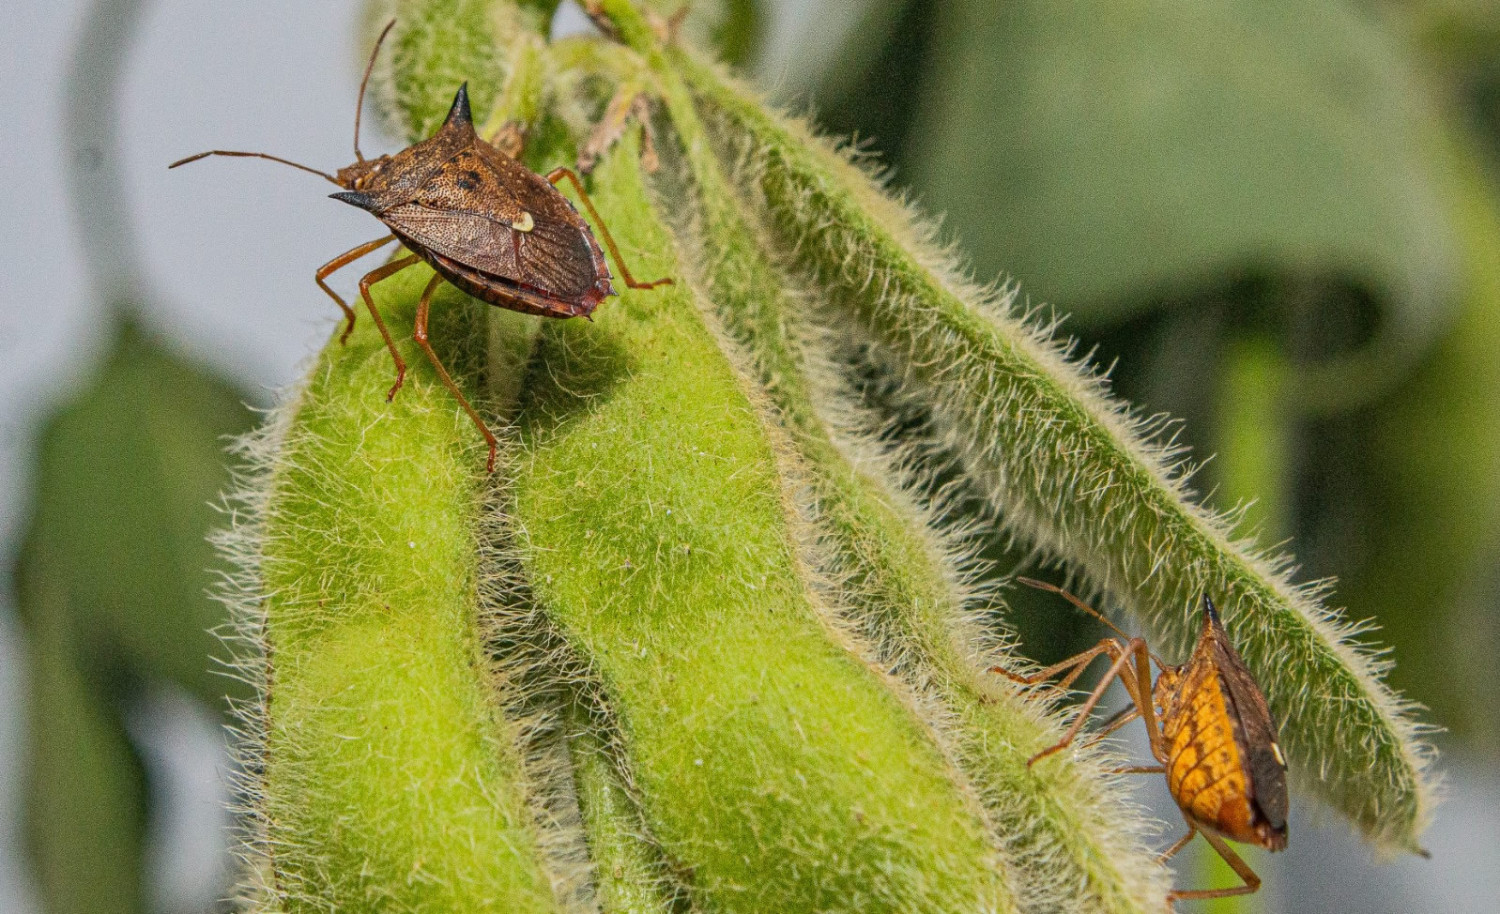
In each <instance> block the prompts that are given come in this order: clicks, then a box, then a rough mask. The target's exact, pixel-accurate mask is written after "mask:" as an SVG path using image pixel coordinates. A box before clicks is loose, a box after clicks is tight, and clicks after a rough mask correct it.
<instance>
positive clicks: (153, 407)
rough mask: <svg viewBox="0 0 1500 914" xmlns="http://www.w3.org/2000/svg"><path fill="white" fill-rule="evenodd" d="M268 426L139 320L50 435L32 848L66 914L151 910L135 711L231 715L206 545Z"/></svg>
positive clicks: (32, 707)
mask: <svg viewBox="0 0 1500 914" xmlns="http://www.w3.org/2000/svg"><path fill="white" fill-rule="evenodd" d="M250 420H251V416H250V413H249V411H248V410H247V409H246V408H245V407H244V405H243V403H242V396H241V394H239V393H238V392H237V391H236V390H234V389H233V388H232V387H231V386H230V385H228V384H227V383H225V382H224V381H222V380H220V379H218V378H215V377H213V376H211V375H209V374H208V373H206V372H205V371H204V370H203V369H202V368H200V367H198V366H195V365H192V364H189V363H188V362H186V361H184V360H183V359H181V358H180V357H178V356H176V355H173V354H172V353H170V352H168V351H166V350H165V349H164V348H162V347H161V346H160V345H158V344H157V343H155V342H154V341H153V340H151V339H149V338H147V337H146V336H145V335H144V334H143V333H142V332H141V331H140V330H138V329H137V328H136V327H135V326H134V325H133V324H131V323H128V322H126V323H124V324H123V326H122V327H121V328H120V331H119V333H118V336H117V337H116V339H115V341H114V344H113V348H112V350H111V352H110V353H109V354H108V356H107V357H106V359H105V361H104V364H103V366H102V367H101V369H100V370H99V372H98V374H97V376H96V377H95V378H93V379H92V381H90V382H89V384H88V385H87V386H86V387H85V388H84V389H83V390H82V391H81V392H80V393H79V394H78V395H77V396H76V397H74V398H73V399H71V400H70V401H69V402H67V403H66V404H64V405H63V406H62V407H61V408H60V409H59V410H58V411H57V412H56V413H55V414H54V415H53V416H52V417H51V418H50V419H49V420H47V422H46V423H45V425H44V427H43V430H42V432H41V436H40V447H39V453H38V460H37V471H36V480H35V485H34V489H33V493H34V494H33V498H34V503H35V510H34V514H33V516H32V519H31V522H30V525H29V527H28V529H27V532H26V536H25V543H24V546H23V549H22V554H21V559H20V563H19V565H18V567H17V569H16V577H17V587H16V591H17V597H18V600H19V605H20V611H21V617H22V621H23V623H24V627H25V633H26V639H27V654H28V657H29V663H28V670H29V675H30V683H29V688H28V702H29V724H30V726H29V733H30V736H29V752H28V771H27V776H26V782H27V793H26V807H27V844H28V847H29V848H30V851H31V855H32V864H33V872H34V873H35V874H36V876H37V881H38V887H39V889H40V890H41V894H42V897H43V899H44V901H45V903H46V906H47V909H48V910H49V911H52V912H67V914H72V912H79V914H83V912H98V911H105V910H108V911H131V910H140V909H141V905H142V904H144V902H143V900H142V897H141V896H142V892H141V879H142V873H141V859H140V854H141V845H142V830H143V829H144V827H145V820H146V795H145V784H144V781H143V775H142V772H141V763H140V760H139V758H138V756H137V753H136V751H135V750H134V748H133V747H132V746H131V744H130V742H129V739H128V737H127V735H126V730H125V724H124V720H125V715H126V714H127V712H128V711H129V710H130V708H131V705H132V703H133V702H134V701H136V700H137V699H138V698H139V692H140V687H141V685H142V684H143V683H145V682H149V681H152V680H157V681H170V682H173V683H176V684H177V685H179V686H181V687H182V688H184V689H186V690H188V691H190V692H193V693H194V694H196V695H198V696H199V697H201V698H203V699H204V700H206V701H209V702H211V703H212V704H214V706H215V707H216V708H218V709H219V710H223V697H224V695H225V694H226V693H229V692H234V693H236V694H240V693H242V691H243V690H242V688H241V687H240V686H239V685H238V684H237V683H234V682H233V681H232V680H230V679H227V678H225V677H223V676H217V675H215V674H214V672H213V670H212V667H213V662H212V660H211V655H219V654H222V651H221V650H220V649H219V645H218V643H217V641H216V638H215V635H214V634H213V633H212V631H211V630H212V629H214V628H215V627H217V626H218V625H219V624H221V623H222V622H223V621H224V618H225V612H224V610H223V607H221V606H219V605H218V604H217V603H215V602H213V601H212V600H210V598H209V597H208V593H207V591H208V588H209V586H210V585H211V584H212V583H213V580H214V573H213V571H212V569H214V568H216V567H222V562H221V561H220V560H219V559H218V558H217V557H216V556H215V554H214V552H213V549H212V547H211V546H210V545H209V544H208V542H207V540H206V535H207V534H208V532H209V531H210V529H212V528H213V527H214V526H216V525H218V524H219V523H220V522H221V518H219V516H218V515H217V514H216V513H215V511H214V510H213V507H212V502H213V501H214V500H215V499H216V498H217V496H218V494H219V492H220V491H221V490H222V489H224V488H225V487H226V486H227V484H228V481H229V477H228V473H227V471H226V469H225V466H226V459H225V454H224V448H225V445H226V440H225V439H226V437H227V436H229V435H234V434H239V433H241V432H243V431H245V430H246V429H247V428H248V427H249V425H250Z"/></svg>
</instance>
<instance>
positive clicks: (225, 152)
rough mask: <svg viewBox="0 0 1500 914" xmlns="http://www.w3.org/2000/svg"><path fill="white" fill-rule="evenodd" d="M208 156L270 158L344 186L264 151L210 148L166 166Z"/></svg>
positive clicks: (335, 180) (322, 173)
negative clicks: (235, 150)
mask: <svg viewBox="0 0 1500 914" xmlns="http://www.w3.org/2000/svg"><path fill="white" fill-rule="evenodd" d="M209 156H236V157H240V158H246V159H270V160H271V161H272V162H280V163H281V164H283V165H290V166H292V167H293V168H300V169H302V170H303V171H310V172H312V173H313V174H315V175H317V176H318V177H320V178H323V179H324V180H326V181H332V182H333V183H334V184H338V185H339V187H343V186H344V185H342V184H339V179H338V178H335V177H334V176H333V175H331V174H329V173H328V172H326V171H318V170H317V169H316V168H309V167H307V166H306V165H299V164H297V163H296V162H293V161H292V160H290V159H283V158H280V157H278V156H273V155H269V154H267V153H264V152H233V151H231V150H228V149H210V150H209V151H208V152H200V153H198V154H197V155H195V156H188V157H187V158H185V159H178V160H177V161H176V162H173V163H172V164H171V165H168V166H167V167H168V168H176V167H177V166H179V165H186V164H187V163H189V162H196V161H198V160H199V159H206V158H208V157H209Z"/></svg>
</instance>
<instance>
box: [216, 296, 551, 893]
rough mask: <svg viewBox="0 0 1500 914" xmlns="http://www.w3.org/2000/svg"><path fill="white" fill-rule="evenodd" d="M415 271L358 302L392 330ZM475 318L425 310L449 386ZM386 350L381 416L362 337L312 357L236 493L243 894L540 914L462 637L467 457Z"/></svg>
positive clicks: (471, 499) (460, 419) (475, 645)
mask: <svg viewBox="0 0 1500 914" xmlns="http://www.w3.org/2000/svg"><path fill="white" fill-rule="evenodd" d="M430 276H431V273H430V271H428V270H427V269H426V268H425V267H421V268H418V267H414V268H411V269H409V270H407V271H404V272H402V273H399V274H397V276H395V277H393V278H392V279H390V280H387V281H386V282H384V283H381V284H379V285H377V286H376V287H375V290H376V292H377V303H378V304H379V306H380V307H381V309H382V313H383V314H384V315H385V317H386V320H387V321H389V322H390V323H392V324H393V325H395V326H409V325H410V323H411V320H412V313H413V308H414V307H415V304H416V297H417V294H418V293H419V292H420V291H421V289H422V288H423V286H424V285H425V283H426V280H427V278H428V277H430ZM485 317H486V312H485V311H483V310H480V309H478V308H476V307H474V306H473V303H472V302H471V301H470V300H469V299H467V298H466V297H464V296H461V295H458V294H456V293H450V294H444V293H442V292H440V293H439V294H438V296H437V298H436V300H435V303H434V319H433V337H434V339H436V340H438V341H440V343H439V345H440V347H441V348H443V349H444V350H445V351H447V352H448V353H450V355H449V364H450V365H452V366H453V367H454V368H455V370H456V371H457V372H458V374H459V375H460V376H461V377H475V376H477V374H478V366H479V365H481V364H482V363H483V359H484V353H483V351H482V350H479V349H477V348H476V347H475V346H474V345H473V342H472V341H475V340H481V341H482V340H483V338H484V336H483V332H482V322H483V320H484V318H485ZM466 340H467V341H471V342H469V343H467V344H466V343H464V341H466ZM404 350H405V351H406V356H407V358H408V360H409V363H410V365H411V371H410V372H409V374H408V378H407V381H406V385H405V387H404V388H403V389H402V390H401V392H400V394H399V395H398V396H397V397H396V398H395V400H394V401H392V402H390V403H387V402H385V399H384V397H383V396H382V391H384V389H385V388H386V387H388V386H389V385H390V382H391V379H392V377H393V368H392V364H391V359H390V356H389V354H388V353H387V352H386V350H385V346H384V343H383V342H382V341H381V338H380V336H379V334H378V333H377V332H376V330H375V328H374V327H373V325H372V323H371V322H370V321H368V320H366V321H364V322H362V323H361V325H360V326H359V327H358V328H357V329H356V330H355V333H354V335H353V336H352V337H351V338H350V340H349V343H348V345H345V346H340V345H338V344H337V343H332V344H330V346H329V347H328V348H327V349H326V350H325V351H324V353H323V355H322V357H321V358H320V360H319V363H318V365H317V366H316V367H315V368H314V370H313V372H312V374H311V376H310V378H309V380H308V382H307V384H306V386H305V387H304V389H303V390H301V391H300V392H299V394H298V395H297V397H296V398H295V399H294V400H292V401H291V402H289V403H288V404H287V405H285V406H283V407H281V408H280V411H279V414H278V416H279V419H278V421H277V422H276V423H275V424H274V425H273V426H272V427H271V431H270V433H269V434H268V436H267V437H266V438H265V439H263V442H262V446H261V451H262V453H261V454H260V455H259V459H260V462H261V466H262V467H263V479H262V480H261V484H260V485H258V486H254V487H251V488H250V489H249V490H248V491H249V492H250V493H252V494H251V495H250V496H249V498H250V501H249V503H248V504H247V505H245V506H244V507H245V508H246V509H248V514H249V517H248V520H247V524H248V526H247V528H246V530H245V533H246V536H245V537H244V538H243V539H242V540H241V544H242V546H243V548H244V550H247V551H246V552H243V553H242V555H241V558H242V560H244V561H245V562H246V563H248V565H249V567H250V568H252V569H253V573H254V574H255V575H256V577H258V579H259V580H258V582H257V591H258V592H259V593H261V594H264V596H263V597H262V598H261V602H260V603H259V604H258V605H249V606H245V607H242V609H244V610H245V611H247V612H249V613H251V614H252V615H251V616H250V618H248V619H244V620H242V624H243V625H244V626H245V633H246V634H247V635H248V636H249V637H250V638H251V639H253V640H254V641H256V642H258V644H259V646H260V648H261V653H260V654H259V655H258V656H259V658H260V659H261V660H262V661H263V663H264V666H263V668H262V670H261V671H260V674H261V677H262V688H263V695H262V701H261V705H260V707H259V708H258V714H256V715H255V716H254V717H253V718H252V721H251V725H252V726H253V727H255V728H256V729H258V730H259V734H258V735H259V737H260V741H261V742H260V745H258V746H255V747H253V748H252V749H250V750H249V751H250V752H252V753H253V757H252V758H251V761H252V762H253V765H252V766H251V768H250V770H251V771H252V772H258V773H259V776H258V778H257V779H256V780H255V782H253V783H252V784H251V785H250V792H249V795H248V796H247V797H246V802H247V803H248V804H249V807H250V811H251V815H252V822H253V823H254V825H255V828H256V832H255V833H254V834H253V835H252V836H251V837H252V849H253V850H254V851H257V852H258V853H259V854H261V855H262V856H263V858H264V861H265V865H264V866H263V867H262V868H261V871H262V872H264V873H266V874H268V878H269V880H270V884H269V885H265V886H261V887H260V893H261V894H263V895H266V896H269V898H270V899H274V900H275V901H276V902H278V903H279V904H280V905H281V906H282V907H284V908H285V909H286V910H288V911H298V910H323V909H327V908H330V907H331V908H335V909H347V908H350V907H356V906H358V905H359V904H361V903H363V902H362V900H364V899H368V898H372V897H378V898H381V899H383V901H382V906H383V908H384V909H387V910H412V911H415V910H431V909H434V908H436V909H441V910H468V911H483V910H492V911H514V910H528V911H529V910H535V911H547V910H553V909H555V907H556V905H555V902H554V899H553V895H552V888H551V884H550V879H549V876H548V875H547V873H546V872H545V870H544V868H543V866H542V864H541V862H540V860H539V858H538V856H537V853H536V847H537V839H536V836H535V835H534V834H533V833H532V823H531V821H530V817H529V813H528V810H527V807H526V800H525V797H524V795H523V793H522V782H523V775H522V771H521V765H520V758H519V750H518V749H517V746H516V734H515V733H514V732H513V728H512V727H511V726H510V725H509V724H508V723H507V722H506V721H504V720H503V719H502V717H501V715H500V714H499V713H498V711H497V709H496V707H495V706H494V702H493V700H492V694H491V691H490V684H489V680H488V676H487V674H486V673H485V668H486V663H485V660H484V655H483V652H482V645H481V643H480V640H479V638H478V635H477V628H476V625H475V613H476V609H477V599H476V592H475V588H476V581H477V574H478V571H477V559H476V555H477V550H476V548H475V522H476V510H477V507H478V489H477V485H478V482H479V481H480V471H481V468H482V466H483V462H482V453H481V451H480V450H479V449H477V448H476V438H475V435H474V429H473V426H472V425H470V424H469V421H468V418H467V416H465V415H464V414H463V413H462V412H461V411H460V410H458V409H457V407H456V404H455V403H454V402H453V400H452V398H451V397H450V396H449V394H448V392H447V391H446V390H444V389H443V387H442V386H441V385H440V384H439V383H438V381H437V379H436V377H435V375H434V373H433V372H432V371H431V369H430V367H428V366H426V365H425V364H424V360H423V359H422V358H421V355H420V353H419V352H418V351H417V350H416V348H415V346H412V345H410V344H406V345H405V346H404ZM471 391H472V389H471ZM475 393H476V392H471V396H473V395H474V394H475ZM249 550H253V551H249ZM251 662H254V655H252V661H251Z"/></svg>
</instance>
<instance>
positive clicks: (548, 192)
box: [380, 139, 612, 300]
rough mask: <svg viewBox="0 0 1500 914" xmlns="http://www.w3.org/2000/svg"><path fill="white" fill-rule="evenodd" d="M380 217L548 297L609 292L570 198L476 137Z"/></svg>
mask: <svg viewBox="0 0 1500 914" xmlns="http://www.w3.org/2000/svg"><path fill="white" fill-rule="evenodd" d="M380 218H381V219H382V220H383V221H384V222H385V223H386V224H387V225H389V226H390V227H391V228H392V229H395V230H396V232H397V234H400V235H402V236H403V237H405V238H407V239H409V240H410V241H411V242H412V243H413V244H415V245H418V246H420V247H424V248H427V249H430V250H432V251H435V252H436V253H438V254H441V255H443V256H444V257H447V258H449V259H450V260H453V261H457V262H459V263H462V264H464V265H466V266H468V267H471V268H473V269H475V270H477V271H479V272H481V273H485V274H488V275H491V276H495V277H498V278H501V279H506V280H510V281H511V282H515V283H517V284H520V285H523V286H526V287H528V288H533V289H537V290H539V291H541V292H544V293H546V294H548V295H552V296H556V297H558V298H563V299H570V300H571V299H578V298H581V297H583V296H586V295H588V294H589V293H590V292H591V291H594V292H597V293H598V294H599V295H600V296H602V295H607V294H610V292H611V291H612V290H611V289H610V288H609V287H608V279H609V271H608V268H607V267H606V266H605V265H604V254H603V252H602V251H600V250H599V246H598V244H597V243H596V242H595V241H594V238H593V235H592V234H591V233H590V232H589V229H588V224H587V223H586V222H584V221H583V219H582V217H580V216H579V215H578V214H577V213H576V212H575V211H574V210H573V208H572V205H571V204H569V203H568V200H567V198H566V197H564V196H563V195H562V194H561V193H559V192H558V191H557V189H556V188H554V187H553V186H552V185H551V184H548V183H547V181H546V180H544V179H543V178H541V177H540V176H538V175H535V174H532V173H531V172H530V171H527V170H526V168H525V167H524V166H522V165H521V164H520V163H519V162H516V161H515V160H514V159H511V158H509V157H507V156H506V155H504V154H503V153H501V152H499V151H498V150H495V149H493V148H491V147H490V146H489V145H488V144H486V143H484V142H483V141H481V140H478V139H476V140H475V141H474V143H473V144H472V145H471V146H469V147H468V148H465V149H462V150H459V151H457V152H456V153H455V154H454V155H453V156H452V157H451V158H449V160H448V161H447V162H445V163H444V164H443V166H442V167H441V168H439V169H438V170H436V171H435V172H433V173H431V175H430V176H429V178H428V181H427V183H426V185H425V186H424V187H423V188H422V190H421V192H420V193H419V194H417V196H416V199H414V200H413V201H412V202H411V203H409V204H406V205H403V206H397V207H393V208H391V209H389V210H386V211H384V212H381V213H380Z"/></svg>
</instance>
